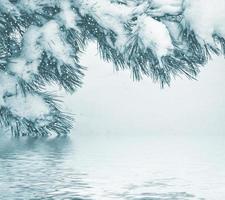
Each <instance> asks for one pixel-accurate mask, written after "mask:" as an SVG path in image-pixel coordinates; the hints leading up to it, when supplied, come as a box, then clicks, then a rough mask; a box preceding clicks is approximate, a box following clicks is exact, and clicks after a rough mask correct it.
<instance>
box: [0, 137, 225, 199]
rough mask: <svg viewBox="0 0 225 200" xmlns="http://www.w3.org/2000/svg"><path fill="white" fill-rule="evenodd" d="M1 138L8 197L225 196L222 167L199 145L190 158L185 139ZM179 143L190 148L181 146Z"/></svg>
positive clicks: (0, 184) (0, 178) (3, 195)
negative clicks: (209, 159) (200, 152)
mask: <svg viewBox="0 0 225 200" xmlns="http://www.w3.org/2000/svg"><path fill="white" fill-rule="evenodd" d="M98 139H99V138H98ZM135 140H136V139H135ZM172 140H173V141H174V138H173V139H172ZM0 141H1V142H0V169H1V170H0V191H1V192H0V199H4V200H14V199H21V200H22V199H49V200H50V199H57V200H58V199H76V200H79V199H80V200H82V199H85V200H88V199H97V200H98V199H100V200H101V199H103V200H105V199H106V200H108V199H109V200H111V199H121V200H122V199H125V200H126V199H129V200H193V199H198V200H203V199H209V200H212V199H214V198H211V197H213V196H215V197H216V198H215V199H217V200H220V198H218V197H220V196H219V195H223V194H222V193H220V192H221V191H222V189H220V187H222V186H221V185H224V183H225V178H223V175H224V173H219V174H217V173H212V175H211V174H210V171H211V172H212V171H214V170H218V169H219V168H217V166H216V165H213V167H214V168H215V169H214V168H211V166H210V163H208V164H207V161H206V160H204V159H203V157H200V156H197V159H195V158H194V155H195V156H196V154H197V151H195V149H194V146H193V148H192V149H191V154H190V155H191V158H190V159H189V158H188V157H189V151H190V148H188V146H185V144H183V143H181V141H180V142H177V141H174V143H171V146H168V145H167V146H166V145H165V144H166V143H165V142H163V140H162V138H160V139H159V140H156V139H154V138H152V139H151V140H145V141H140V143H138V142H137V141H136V143H135V142H134V141H131V140H128V142H127V143H126V142H125V141H122V140H121V141H122V142H119V141H118V140H113V139H112V138H111V139H110V140H109V141H108V142H107V141H106V140H104V139H102V140H101V141H97V140H96V141H95V140H91V141H90V142H91V143H92V145H93V146H91V145H90V143H89V144H87V145H85V144H81V145H80V146H79V144H78V143H77V141H76V140H73V139H71V138H70V137H55V138H11V139H3V138H1V140H0ZM81 141H82V139H81V138H80V142H81ZM85 141H88V138H86V140H85ZM157 141H158V142H157ZM159 141H160V142H159ZM165 141H167V143H170V142H169V139H168V138H167V139H165ZM101 144H104V145H103V146H101ZM176 144H177V145H176ZM110 145H111V146H110ZM179 145H180V146H183V149H186V150H185V151H180V152H179V151H176V149H178V148H179V147H180V146H179ZM100 146H101V147H100ZM172 146H173V147H172ZM140 147H141V148H140ZM187 149H189V150H187ZM207 155H208V153H207ZM182 157H185V159H183V160H182ZM214 164H215V163H214ZM218 166H220V164H219V165H218ZM193 169H194V170H193ZM223 172H224V171H223ZM218 177H219V179H218ZM199 180H201V181H202V182H199ZM203 182H204V183H203ZM210 189H212V190H211V191H210ZM214 192H218V193H217V194H213V193H214ZM209 197H210V198H209ZM221 197H222V196H221ZM222 199H223V198H221V200H222Z"/></svg>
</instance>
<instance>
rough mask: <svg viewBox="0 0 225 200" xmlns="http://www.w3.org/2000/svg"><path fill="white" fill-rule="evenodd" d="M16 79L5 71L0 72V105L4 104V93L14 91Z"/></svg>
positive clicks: (13, 92)
mask: <svg viewBox="0 0 225 200" xmlns="http://www.w3.org/2000/svg"><path fill="white" fill-rule="evenodd" d="M16 83H17V81H16V79H15V77H13V76H10V75H8V74H6V73H0V107H1V106H5V94H7V93H8V94H15V93H16Z"/></svg>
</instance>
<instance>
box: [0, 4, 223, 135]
mask: <svg viewBox="0 0 225 200" xmlns="http://www.w3.org/2000/svg"><path fill="white" fill-rule="evenodd" d="M224 22H225V1H224V0H215V1H211V0H111V1H110V0H63V1H58V0H0V34H1V37H0V84H1V85H0V125H1V126H2V128H6V129H10V130H11V132H12V133H13V134H16V135H48V134H51V133H53V132H55V133H57V134H67V133H68V132H69V131H70V129H71V127H72V125H71V124H72V119H71V118H70V117H69V116H68V115H67V114H65V113H63V112H62V111H61V110H60V108H59V106H58V104H57V102H58V101H57V98H56V97H55V96H54V95H52V94H50V93H48V91H46V85H48V84H49V83H52V82H54V83H57V84H59V85H61V86H62V87H64V89H65V90H66V91H68V92H74V91H75V90H76V89H77V87H79V86H80V85H81V79H82V76H83V69H84V67H82V66H81V65H80V64H79V56H80V54H81V53H82V51H83V50H85V46H86V44H87V43H88V41H90V40H95V41H97V44H98V50H99V52H100V55H101V57H102V58H103V59H104V60H106V61H110V62H113V64H114V65H115V67H116V69H117V70H119V69H125V68H129V69H131V71H132V74H133V77H134V78H135V79H137V80H140V79H141V78H142V76H143V75H146V76H150V77H152V78H153V80H154V81H159V82H160V83H161V85H162V86H163V85H164V84H169V83H170V80H171V78H172V77H173V76H175V75H179V74H184V75H186V76H187V77H189V78H195V77H196V75H197V73H198V72H199V67H200V66H201V65H204V64H205V63H206V62H207V60H208V58H209V56H210V54H211V53H216V54H218V55H219V54H225V39H224V38H225V24H224Z"/></svg>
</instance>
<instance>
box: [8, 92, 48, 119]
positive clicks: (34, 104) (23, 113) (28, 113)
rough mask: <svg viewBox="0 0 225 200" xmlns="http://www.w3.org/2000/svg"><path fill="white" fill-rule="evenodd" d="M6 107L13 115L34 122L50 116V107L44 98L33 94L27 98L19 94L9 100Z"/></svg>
mask: <svg viewBox="0 0 225 200" xmlns="http://www.w3.org/2000/svg"><path fill="white" fill-rule="evenodd" d="M6 106H7V107H8V108H10V110H11V112H13V114H15V115H18V116H20V117H22V118H27V119H29V120H32V121H34V120H36V119H41V118H43V117H44V116H45V115H47V114H49V107H48V105H47V104H46V103H45V102H44V100H43V99H42V97H40V96H35V95H31V94H28V95H27V96H26V97H25V96H23V95H21V94H20V93H19V94H18V95H17V96H13V97H11V98H8V99H7V101H6Z"/></svg>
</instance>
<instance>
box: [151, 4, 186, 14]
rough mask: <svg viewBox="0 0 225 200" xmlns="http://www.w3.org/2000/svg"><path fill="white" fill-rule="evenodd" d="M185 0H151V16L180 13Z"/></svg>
mask: <svg viewBox="0 0 225 200" xmlns="http://www.w3.org/2000/svg"><path fill="white" fill-rule="evenodd" d="M182 4H183V0H151V2H150V6H151V10H150V11H149V13H150V15H151V16H154V17H160V16H164V15H165V14H169V15H178V14H180V13H181V12H182Z"/></svg>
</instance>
